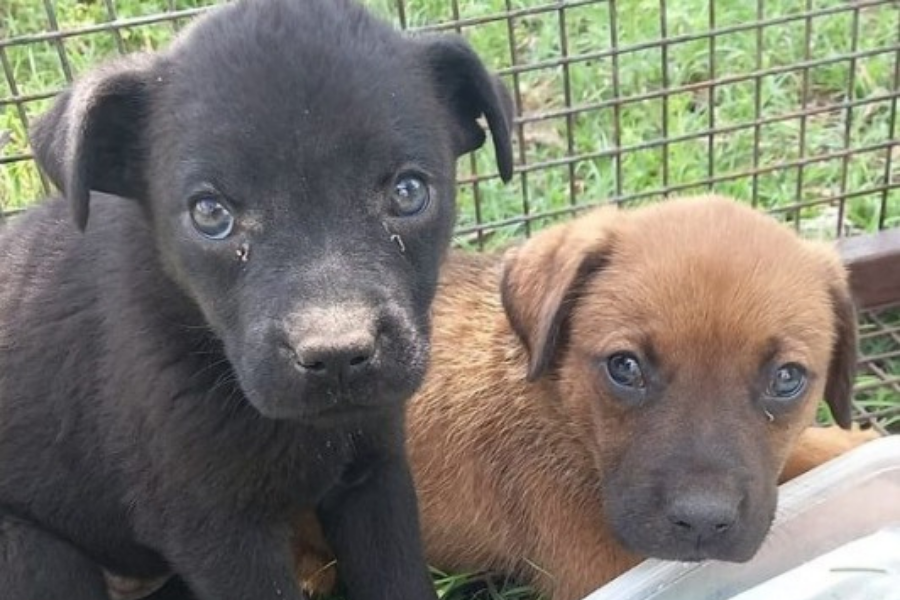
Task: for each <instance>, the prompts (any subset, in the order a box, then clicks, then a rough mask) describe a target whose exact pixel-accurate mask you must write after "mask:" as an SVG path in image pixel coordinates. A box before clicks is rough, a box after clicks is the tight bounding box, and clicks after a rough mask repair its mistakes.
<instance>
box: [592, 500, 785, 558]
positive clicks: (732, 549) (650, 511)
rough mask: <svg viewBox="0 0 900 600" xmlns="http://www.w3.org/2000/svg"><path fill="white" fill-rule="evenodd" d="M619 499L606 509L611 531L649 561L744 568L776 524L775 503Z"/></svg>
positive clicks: (625, 544)
mask: <svg viewBox="0 0 900 600" xmlns="http://www.w3.org/2000/svg"><path fill="white" fill-rule="evenodd" d="M614 495H617V496H619V497H617V498H615V499H612V498H610V502H607V503H606V506H605V511H606V513H607V515H608V518H609V521H610V524H611V526H612V531H613V533H614V535H615V536H616V538H617V539H618V540H619V542H620V543H621V544H622V545H623V546H624V547H625V548H627V549H628V550H630V551H631V552H634V553H636V554H639V555H643V556H646V557H649V558H658V559H662V560H674V561H682V562H698V561H704V560H720V561H726V562H736V563H742V562H746V561H748V560H750V559H751V558H753V556H755V555H756V553H757V551H758V550H759V548H760V546H762V543H763V541H764V540H765V538H766V536H767V535H768V533H769V529H770V527H771V524H772V520H773V519H774V514H775V510H774V506H775V503H774V500H772V501H771V502H770V501H769V499H768V498H766V497H762V498H759V497H758V498H750V497H749V496H744V495H741V496H739V497H735V496H733V495H730V494H725V493H723V494H719V493H717V492H716V491H714V490H713V491H710V490H699V491H697V490H695V491H692V492H691V493H688V494H685V495H684V496H677V497H674V498H669V499H667V500H666V501H663V500H661V499H660V497H659V496H656V495H652V494H651V495H650V496H645V497H643V498H642V497H640V496H638V497H634V496H632V497H628V496H629V495H628V494H627V492H626V493H622V490H619V493H618V494H614ZM773 497H774V493H773Z"/></svg>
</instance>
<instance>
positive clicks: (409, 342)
mask: <svg viewBox="0 0 900 600" xmlns="http://www.w3.org/2000/svg"><path fill="white" fill-rule="evenodd" d="M404 325H405V323H404ZM245 348H247V349H248V350H249V351H245V352H244V353H243V356H242V359H241V360H240V361H238V362H236V363H234V364H235V371H236V375H237V379H238V382H239V385H240V387H241V389H242V391H243V393H244V397H245V398H246V400H247V402H248V403H249V404H250V405H252V406H253V407H254V408H255V409H256V411H257V412H259V414H260V415H262V416H263V417H266V418H270V419H282V420H303V421H308V422H309V423H310V424H317V425H319V424H321V425H331V424H340V423H342V422H348V421H354V420H359V419H365V418H367V417H371V416H373V415H375V414H377V413H380V412H383V411H402V407H403V404H404V402H405V401H406V400H407V399H408V398H410V397H411V396H412V395H413V393H415V391H416V389H418V387H419V385H420V384H421V382H422V380H423V378H424V375H425V369H426V366H427V361H428V353H429V352H428V351H429V344H428V339H427V337H426V333H425V332H423V331H420V330H419V329H418V328H414V327H404V326H400V325H394V326H389V327H385V328H384V329H383V331H382V332H380V333H379V337H378V345H377V348H374V349H373V350H372V351H371V352H368V354H366V356H365V359H364V360H363V359H362V358H360V359H359V360H356V359H355V356H354V355H353V354H351V355H346V354H345V355H344V356H343V357H341V358H340V360H343V362H342V363H341V365H340V370H339V372H335V371H334V370H333V369H334V364H335V362H336V361H338V360H339V359H335V358H333V357H328V356H324V357H322V356H318V357H315V358H314V359H310V358H309V357H308V356H305V355H304V356H298V353H296V352H295V351H293V349H291V348H287V347H286V346H285V344H284V343H283V341H282V338H280V337H279V336H278V335H277V334H276V335H265V336H261V338H259V339H258V340H251V342H250V343H249V344H248V343H244V344H243V345H242V346H241V347H240V349H241V350H244V349H245ZM360 354H362V353H360ZM317 360H318V361H321V362H322V363H323V364H322V365H317V364H316V362H315V361H317ZM329 361H330V362H329ZM354 363H356V364H354Z"/></svg>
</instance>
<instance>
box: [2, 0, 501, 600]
mask: <svg viewBox="0 0 900 600" xmlns="http://www.w3.org/2000/svg"><path fill="white" fill-rule="evenodd" d="M510 112H511V106H510V101H509V96H508V94H507V93H506V92H505V90H504V89H503V88H502V85H500V84H499V83H498V81H497V80H496V79H495V78H493V77H491V76H489V75H488V73H487V72H486V71H485V70H484V67H483V66H482V65H481V63H480V62H479V60H478V59H477V57H476V56H475V54H474V53H473V52H472V50H471V49H470V48H469V47H468V46H467V45H466V44H465V43H464V42H463V41H461V40H460V39H459V38H456V37H444V36H441V37H421V38H408V37H404V36H402V35H401V34H399V33H398V32H395V31H394V30H393V29H392V28H390V27H389V26H388V25H386V24H384V23H382V22H381V21H378V20H376V19H374V18H372V17H371V16H370V15H369V14H368V13H366V12H365V11H364V10H363V9H362V8H360V7H358V6H356V5H355V4H352V3H350V2H349V1H348V0H318V1H314V0H265V1H264V0H257V1H253V0H249V1H240V2H237V3H236V4H232V5H227V6H224V7H221V8H219V9H216V10H214V11H213V12H212V13H211V14H209V15H208V16H206V17H204V18H203V19H200V20H199V22H197V23H196V24H195V25H194V26H192V27H190V28H189V29H188V30H187V31H186V33H185V34H184V35H182V36H181V37H180V39H179V40H178V41H177V42H176V43H174V44H173V45H172V46H171V47H170V48H169V49H168V50H167V51H164V52H160V53H157V54H151V55H144V56H135V57H129V58H125V59H122V60H119V61H117V62H114V63H112V64H110V65H107V66H106V67H105V68H102V69H100V70H97V71H96V72H94V73H91V74H89V75H88V76H87V77H85V78H84V79H83V80H81V81H80V83H78V84H76V85H75V86H74V88H73V89H71V90H70V91H67V92H66V93H64V94H62V95H61V96H60V98H59V99H58V101H57V102H56V104H55V106H54V107H53V108H52V110H51V111H50V112H49V113H48V114H46V115H45V116H44V117H43V118H42V119H41V120H39V122H38V123H37V124H36V126H35V129H34V132H33V146H34V150H35V153H36V155H37V159H38V161H39V162H40V164H41V165H42V166H43V168H44V169H45V170H46V171H47V172H48V173H49V175H50V177H51V178H52V179H53V181H54V182H55V183H56V184H57V185H58V186H59V187H61V189H62V190H63V191H64V193H65V201H63V200H62V199H56V200H51V201H49V202H47V203H45V204H43V205H42V206H40V207H37V208H35V209H33V210H32V211H31V212H30V213H27V214H26V215H24V216H23V217H20V218H19V219H18V220H16V221H14V222H13V223H11V224H10V225H9V227H7V228H6V229H5V230H4V231H3V232H2V236H0V599H2V600H101V599H105V598H107V592H106V582H105V581H104V578H103V574H102V573H103V571H104V570H106V571H108V572H112V573H116V574H118V575H122V576H124V577H135V578H142V579H152V578H154V577H157V576H162V575H165V574H167V573H169V572H175V573H177V574H179V575H180V576H181V577H182V578H183V580H184V581H186V582H187V584H188V585H189V587H190V588H191V589H192V591H193V593H194V594H195V595H196V596H197V597H198V598H200V599H201V600H251V599H252V600H260V599H266V598H270V599H272V600H275V599H277V600H291V599H293V600H297V599H299V598H301V597H302V594H301V592H300V591H299V590H298V589H297V587H296V584H295V578H294V574H293V560H292V557H291V556H290V551H289V542H290V540H289V538H290V535H291V532H292V530H293V528H292V527H291V525H292V521H293V519H294V518H295V517H296V515H297V513H298V512H300V510H301V509H303V508H304V507H307V508H308V507H313V506H314V507H316V510H317V512H318V515H319V517H320V519H321V522H322V525H323V527H324V530H325V531H326V532H327V536H328V538H329V541H330V542H331V544H332V545H333V547H334V549H335V551H336V554H337V556H338V557H339V560H340V572H341V575H342V577H343V579H344V580H345V582H346V585H347V587H348V589H349V593H350V596H351V597H352V598H354V599H355V600H365V599H391V600H400V599H415V600H417V599H421V598H434V592H433V590H432V588H431V585H430V580H429V578H428V576H427V570H426V567H425V563H424V560H423V557H422V553H421V549H420V543H419V539H418V537H419V534H418V523H417V517H416V505H415V496H414V491H413V487H412V484H411V482H410V477H409V474H408V471H407V464H406V459H405V456H404V451H403V443H402V442H403V439H402V438H403V404H404V401H405V400H406V399H407V398H408V397H409V396H410V395H411V394H412V392H413V391H414V390H415V388H416V387H417V386H418V385H419V382H420V380H421V378H422V375H423V371H424V369H425V365H426V355H427V350H428V343H427V339H428V329H429V323H428V311H429V305H430V302H431V299H432V295H433V293H434V290H435V285H436V278H437V272H438V266H439V262H440V260H441V258H442V255H443V254H444V251H445V248H446V246H447V245H448V243H449V239H450V235H451V230H452V224H453V215H454V175H455V167H454V162H455V159H456V157H457V156H459V155H461V154H463V153H466V152H469V151H471V150H473V149H475V148H477V147H479V146H480V145H481V144H482V143H483V142H484V139H485V136H484V132H483V131H482V129H481V128H480V126H479V125H478V123H477V121H476V119H477V118H478V117H480V116H481V115H484V116H485V117H486V119H487V123H488V124H489V126H490V128H491V129H492V133H493V138H494V143H495V147H496V152H497V162H498V165H499V171H500V174H501V175H502V176H503V178H505V179H508V178H509V177H510V175H511V169H512V165H511V148H510V139H509V118H510ZM92 190H93V191H95V192H105V193H106V194H112V195H115V196H120V197H115V196H112V195H106V194H94V195H93V198H92V197H91V196H92V194H91V191H92ZM121 197H127V198H128V199H124V198H121ZM66 203H67V204H68V206H67V205H66ZM68 208H71V209H74V214H75V220H76V222H77V225H78V226H79V227H74V226H72V225H71V223H70V222H69V218H68V217H67V215H66V214H65V213H67V209H68ZM89 208H90V212H91V216H90V219H88V209H89ZM79 228H81V229H83V231H80V230H79Z"/></svg>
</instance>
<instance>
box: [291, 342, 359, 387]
mask: <svg viewBox="0 0 900 600" xmlns="http://www.w3.org/2000/svg"><path fill="white" fill-rule="evenodd" d="M294 354H295V355H296V366H297V369H298V370H300V371H301V372H302V373H304V374H308V375H314V376H317V377H322V378H329V379H335V380H338V381H347V380H349V379H351V378H352V377H354V376H355V375H356V374H358V373H359V372H361V371H362V370H363V367H365V366H366V365H367V364H368V363H369V361H370V360H371V359H372V356H373V355H374V354H375V336H374V335H373V334H372V333H371V332H370V331H369V330H367V329H355V330H353V331H346V332H339V333H336V334H333V335H330V336H325V335H322V336H311V337H306V338H305V339H304V340H303V341H302V342H300V343H299V344H298V345H297V346H296V347H295V348H294Z"/></svg>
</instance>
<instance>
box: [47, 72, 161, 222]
mask: <svg viewBox="0 0 900 600" xmlns="http://www.w3.org/2000/svg"><path fill="white" fill-rule="evenodd" d="M154 81H155V78H154V76H153V74H152V63H151V59H150V57H148V56H145V55H133V56H129V57H125V58H123V59H120V60H117V61H114V62H111V63H109V64H107V65H105V66H103V67H100V68H99V69H97V70H95V71H93V72H91V73H89V74H87V75H86V76H85V77H84V78H83V79H81V80H79V81H78V82H76V83H75V84H74V85H73V87H72V88H70V89H68V90H66V91H65V92H63V93H62V94H60V95H59V97H57V99H56V101H55V103H54V105H53V106H52V108H51V109H50V110H49V111H48V112H47V113H45V114H43V115H41V116H40V117H39V118H38V119H37V120H36V121H35V123H34V126H33V127H32V129H31V147H32V149H33V150H34V154H35V158H36V160H37V163H38V164H39V165H40V166H41V168H42V169H43V170H44V171H45V172H46V173H47V175H48V176H49V177H50V179H51V181H53V183H54V185H56V187H58V188H59V189H60V190H62V192H63V194H65V196H66V198H67V199H68V201H69V203H70V204H71V207H72V212H73V216H74V218H75V223H76V224H77V225H78V227H79V229H82V230H83V229H84V228H85V227H86V226H87V221H88V213H89V210H90V207H89V203H90V192H91V190H95V191H99V192H106V193H110V194H115V195H118V196H125V197H128V198H138V199H139V198H141V197H142V196H143V195H144V192H145V188H146V181H145V174H144V168H143V167H144V165H143V163H144V155H145V148H144V146H145V129H146V121H147V118H148V112H149V96H150V89H149V88H150V85H151V83H152V82H154Z"/></svg>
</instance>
